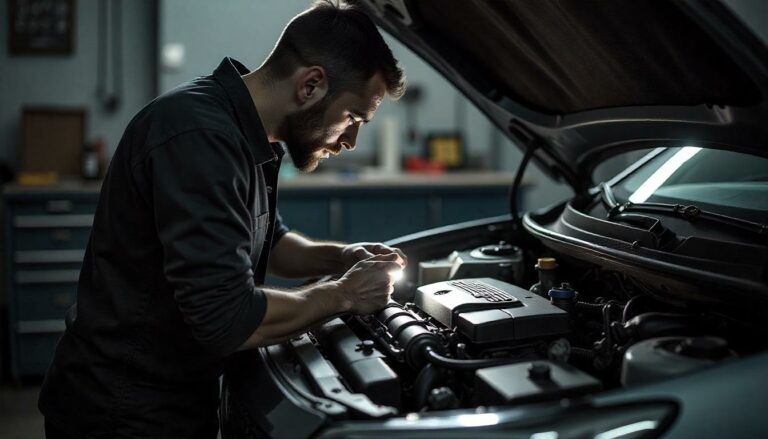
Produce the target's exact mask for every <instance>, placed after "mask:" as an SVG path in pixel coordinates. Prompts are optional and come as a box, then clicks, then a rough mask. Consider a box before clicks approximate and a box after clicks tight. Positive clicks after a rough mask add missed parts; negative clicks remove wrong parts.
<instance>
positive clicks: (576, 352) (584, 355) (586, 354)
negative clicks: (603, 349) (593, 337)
mask: <svg viewBox="0 0 768 439" xmlns="http://www.w3.org/2000/svg"><path fill="white" fill-rule="evenodd" d="M571 356H573V357H578V358H581V359H584V360H588V361H592V360H594V359H595V351H593V350H592V349H584V348H579V347H571Z"/></svg>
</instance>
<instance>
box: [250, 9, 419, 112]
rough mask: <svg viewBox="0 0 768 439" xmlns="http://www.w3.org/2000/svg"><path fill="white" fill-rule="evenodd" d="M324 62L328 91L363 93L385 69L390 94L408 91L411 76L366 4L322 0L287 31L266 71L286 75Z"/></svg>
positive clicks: (395, 94)
mask: <svg viewBox="0 0 768 439" xmlns="http://www.w3.org/2000/svg"><path fill="white" fill-rule="evenodd" d="M313 65H319V66H322V67H323V68H324V69H325V72H326V75H328V88H329V90H328V93H329V95H333V94H335V93H338V92H340V91H351V92H354V93H360V92H362V90H363V89H364V88H365V85H366V84H367V83H368V81H369V80H370V79H371V78H372V77H373V76H374V75H375V74H376V73H377V72H379V73H381V75H382V77H383V78H384V83H385V84H386V87H387V93H388V94H389V95H390V97H392V98H393V99H398V98H400V96H402V95H403V93H404V92H405V75H404V74H403V70H402V69H401V68H400V66H399V65H398V62H397V60H396V59H395V57H394V56H393V55H392V51H391V50H390V49H389V47H388V46H387V44H386V43H385V42H384V39H383V38H382V37H381V34H379V31H378V30H377V29H376V25H375V24H374V23H373V21H372V20H371V19H370V17H368V16H367V15H366V14H365V13H364V12H363V11H362V10H361V9H360V7H358V6H356V5H354V4H352V3H348V2H343V1H338V0H337V1H333V0H319V1H316V2H315V3H314V4H313V5H312V6H311V7H310V8H309V9H307V10H306V11H304V12H302V13H301V14H299V15H297V16H296V17H294V18H293V20H291V21H290V22H289V23H288V25H287V26H286V27H285V29H284V30H283V34H282V35H281V36H280V39H279V40H278V42H277V44H276V45H275V48H274V49H273V51H272V53H271V54H270V55H269V58H268V59H267V61H266V63H265V64H264V69H265V71H266V72H267V75H268V77H271V78H275V79H284V78H287V77H288V76H290V75H291V74H293V72H294V71H296V69H297V68H299V67H301V66H313Z"/></svg>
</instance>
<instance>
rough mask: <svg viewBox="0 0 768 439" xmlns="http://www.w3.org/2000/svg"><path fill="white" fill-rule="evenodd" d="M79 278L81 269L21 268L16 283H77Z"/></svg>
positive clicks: (17, 273)
mask: <svg viewBox="0 0 768 439" xmlns="http://www.w3.org/2000/svg"><path fill="white" fill-rule="evenodd" d="M79 278H80V270H39V271H31V270H21V271H17V272H16V283H17V284H20V285H23V284H58V283H75V282H77V281H78V280H79Z"/></svg>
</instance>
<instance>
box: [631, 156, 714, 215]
mask: <svg viewBox="0 0 768 439" xmlns="http://www.w3.org/2000/svg"><path fill="white" fill-rule="evenodd" d="M699 151H701V148H699V147H696V146H686V147H684V148H682V149H681V150H680V151H678V152H677V153H676V154H675V155H673V156H672V157H670V158H669V160H667V162H666V163H664V164H663V165H661V167H660V168H659V169H657V170H656V172H654V173H653V175H651V177H650V178H649V179H648V180H646V181H645V183H643V184H642V185H640V187H639V188H637V190H636V191H635V193H634V194H632V195H630V196H629V201H631V202H633V203H644V202H645V200H647V199H648V198H650V197H651V195H653V193H654V192H656V190H657V189H658V188H660V187H661V185H663V184H664V182H665V181H667V180H668V179H669V177H671V176H672V174H674V173H675V171H677V169H678V168H679V167H680V166H682V165H683V163H685V162H687V161H688V160H690V159H691V157H693V156H695V155H696V154H698V152H699Z"/></svg>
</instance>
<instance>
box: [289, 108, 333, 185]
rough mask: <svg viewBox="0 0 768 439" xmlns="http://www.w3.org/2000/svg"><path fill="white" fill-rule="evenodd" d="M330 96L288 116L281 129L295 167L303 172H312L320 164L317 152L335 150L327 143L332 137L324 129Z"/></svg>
mask: <svg viewBox="0 0 768 439" xmlns="http://www.w3.org/2000/svg"><path fill="white" fill-rule="evenodd" d="M329 104H330V100H329V96H327V95H326V96H324V97H323V99H321V100H320V101H319V102H318V103H316V104H315V105H313V106H311V107H309V108H306V109H304V110H299V111H297V112H296V113H293V114H289V115H288V116H286V118H285V121H283V125H282V127H281V130H280V131H281V132H282V134H283V139H285V140H284V143H285V146H286V147H287V148H288V154H290V156H291V160H292V161H293V166H295V167H296V169H298V170H299V171H301V172H312V171H314V170H315V168H317V165H319V164H320V157H319V156H317V155H316V153H317V152H319V151H322V150H323V149H326V148H327V149H329V150H331V151H333V150H335V149H336V148H335V146H334V145H333V144H330V143H325V139H328V138H329V137H330V135H329V133H328V131H327V129H326V128H324V127H323V116H324V115H325V112H326V110H327V109H328V105H329Z"/></svg>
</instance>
